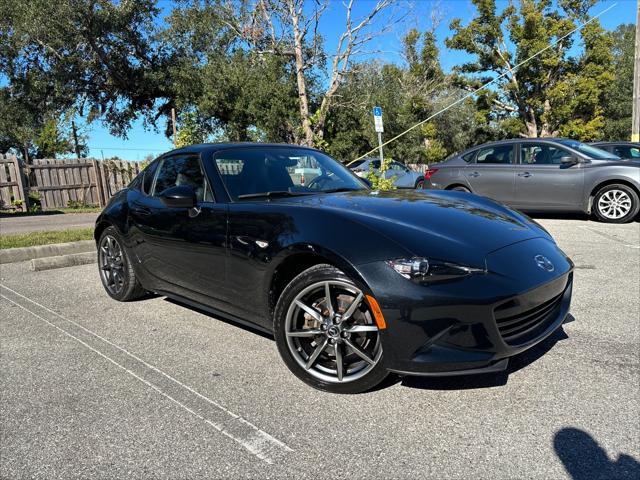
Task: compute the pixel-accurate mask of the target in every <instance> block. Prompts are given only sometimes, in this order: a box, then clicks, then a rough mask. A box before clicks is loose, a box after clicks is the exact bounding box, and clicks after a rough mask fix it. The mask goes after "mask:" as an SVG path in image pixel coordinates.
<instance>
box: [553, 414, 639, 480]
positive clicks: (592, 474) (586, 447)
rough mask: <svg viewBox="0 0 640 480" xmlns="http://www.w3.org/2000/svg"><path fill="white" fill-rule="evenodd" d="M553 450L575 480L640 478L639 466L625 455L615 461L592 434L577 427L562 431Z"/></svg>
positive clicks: (557, 435)
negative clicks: (610, 458)
mask: <svg viewBox="0 0 640 480" xmlns="http://www.w3.org/2000/svg"><path fill="white" fill-rule="evenodd" d="M553 448H554V449H555V451H556V455H558V458H559V459H560V461H561V462H562V464H563V465H564V468H565V470H566V471H567V473H568V474H569V475H570V476H571V478H572V479H573V480H587V479H602V480H605V479H607V480H608V479H614V478H616V479H622V478H630V479H631V478H633V479H637V478H640V463H639V462H638V461H637V460H636V459H634V458H633V457H632V456H630V455H626V454H622V455H619V456H618V458H617V459H616V460H614V461H611V460H609V456H608V455H607V452H606V451H605V450H604V449H603V448H602V447H601V446H600V445H599V444H598V442H596V441H595V440H594V439H593V437H592V436H591V435H589V434H588V433H587V432H585V431H584V430H580V429H578V428H572V427H567V428H563V429H561V430H559V431H558V432H557V433H556V434H555V436H554V438H553Z"/></svg>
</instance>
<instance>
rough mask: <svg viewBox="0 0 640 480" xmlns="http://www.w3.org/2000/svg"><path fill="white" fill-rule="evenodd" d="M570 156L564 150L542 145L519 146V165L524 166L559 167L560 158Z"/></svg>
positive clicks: (528, 144) (526, 144)
mask: <svg viewBox="0 0 640 480" xmlns="http://www.w3.org/2000/svg"><path fill="white" fill-rule="evenodd" d="M567 156H569V157H570V156H571V153H569V152H568V151H566V150H563V149H562V148H558V147H554V146H552V145H547V144H544V143H524V144H522V145H520V163H522V164H524V165H560V164H561V163H562V162H561V160H560V159H561V158H562V157H567Z"/></svg>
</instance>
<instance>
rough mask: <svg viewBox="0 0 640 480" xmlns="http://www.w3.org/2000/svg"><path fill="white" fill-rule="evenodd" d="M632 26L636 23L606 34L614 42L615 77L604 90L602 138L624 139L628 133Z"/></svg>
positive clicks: (631, 73) (632, 49)
mask: <svg viewBox="0 0 640 480" xmlns="http://www.w3.org/2000/svg"><path fill="white" fill-rule="evenodd" d="M635 30H636V29H635V25H633V24H626V25H620V26H618V28H616V30H615V31H613V32H611V33H610V34H609V35H610V37H611V41H612V43H613V47H612V50H611V51H612V53H613V68H612V71H613V72H614V73H615V79H614V80H613V81H612V82H610V83H609V84H608V85H607V86H606V87H605V92H604V96H605V99H604V112H603V117H604V127H603V139H604V140H627V139H629V138H630V136H631V100H632V98H633V55H634V41H635V33H636V31H635Z"/></svg>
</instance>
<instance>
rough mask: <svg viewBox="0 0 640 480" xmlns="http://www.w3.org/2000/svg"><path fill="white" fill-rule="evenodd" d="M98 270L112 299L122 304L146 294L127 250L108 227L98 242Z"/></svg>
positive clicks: (115, 233)
mask: <svg viewBox="0 0 640 480" xmlns="http://www.w3.org/2000/svg"><path fill="white" fill-rule="evenodd" d="M98 268H99V269H100V280H102V286H103V287H104V289H105V290H106V291H107V293H108V294H109V296H110V297H111V298H114V299H115V300H118V301H120V302H127V301H129V300H135V299H136V298H139V297H141V296H143V295H144V294H145V290H144V288H142V285H140V283H139V282H138V279H137V278H136V274H135V272H134V271H133V267H132V266H131V261H130V260H129V256H128V254H127V250H126V249H125V248H124V246H123V245H122V239H121V238H120V235H119V234H118V231H117V230H116V229H115V228H114V227H107V228H106V229H105V230H104V232H102V235H100V240H99V241H98Z"/></svg>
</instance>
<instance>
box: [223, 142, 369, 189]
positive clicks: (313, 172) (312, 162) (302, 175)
mask: <svg viewBox="0 0 640 480" xmlns="http://www.w3.org/2000/svg"><path fill="white" fill-rule="evenodd" d="M215 162H216V166H217V167H218V170H219V172H220V176H221V178H222V181H223V182H224V184H225V186H226V187H227V191H228V192H229V195H230V196H231V197H232V198H233V199H234V200H237V199H239V198H240V197H242V196H243V195H252V194H260V193H266V192H274V191H277V192H281V191H286V192H291V193H300V194H304V193H318V192H322V191H326V190H333V189H341V188H345V189H349V190H361V189H364V188H365V186H364V185H363V184H362V183H361V181H360V180H358V178H357V177H355V175H353V174H352V173H351V171H350V170H348V169H347V168H346V167H344V166H343V165H342V164H341V163H339V162H337V161H336V160H334V159H332V158H331V157H329V156H327V155H324V154H323V153H320V152H317V151H315V150H307V149H302V148H295V147H291V148H285V147H283V148H264V149H259V148H237V149H230V150H224V151H221V152H219V153H217V154H216V157H215Z"/></svg>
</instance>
